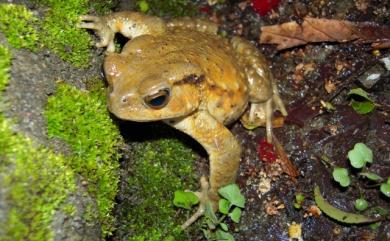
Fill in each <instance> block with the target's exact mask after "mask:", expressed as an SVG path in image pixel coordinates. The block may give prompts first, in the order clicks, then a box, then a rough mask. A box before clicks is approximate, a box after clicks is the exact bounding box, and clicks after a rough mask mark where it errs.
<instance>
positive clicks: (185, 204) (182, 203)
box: [173, 191, 199, 209]
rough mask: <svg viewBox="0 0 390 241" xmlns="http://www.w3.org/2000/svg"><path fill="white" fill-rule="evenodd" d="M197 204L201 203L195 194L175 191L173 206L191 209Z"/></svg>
mask: <svg viewBox="0 0 390 241" xmlns="http://www.w3.org/2000/svg"><path fill="white" fill-rule="evenodd" d="M197 203H199V198H198V197H197V196H196V195H195V194H194V193H192V192H184V191H175V194H174V198H173V204H174V205H175V206H176V207H180V208H185V209H191V207H192V206H193V205H195V204H197Z"/></svg>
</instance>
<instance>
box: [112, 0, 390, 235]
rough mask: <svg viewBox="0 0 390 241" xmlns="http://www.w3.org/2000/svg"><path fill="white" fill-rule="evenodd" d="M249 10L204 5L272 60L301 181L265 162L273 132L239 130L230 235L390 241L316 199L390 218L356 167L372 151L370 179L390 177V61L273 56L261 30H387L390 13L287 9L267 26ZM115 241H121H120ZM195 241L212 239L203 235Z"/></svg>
mask: <svg viewBox="0 0 390 241" xmlns="http://www.w3.org/2000/svg"><path fill="white" fill-rule="evenodd" d="M250 2H251V1H225V3H224V4H220V5H216V6H214V7H207V4H206V3H205V2H201V3H199V2H198V3H199V4H200V5H201V6H203V8H202V9H203V11H202V13H199V15H202V16H203V17H210V18H211V19H212V20H213V21H215V22H218V23H219V24H220V26H221V27H220V30H221V31H223V32H225V33H227V35H228V36H231V35H240V36H242V37H244V38H246V39H248V40H250V41H251V42H252V43H253V44H255V45H256V46H257V47H258V48H259V49H260V50H261V51H262V52H263V53H264V55H265V57H266V58H267V60H268V62H269V65H270V68H271V69H272V72H273V74H274V76H275V78H276V79H277V81H278V88H279V90H280V94H281V96H282V98H283V100H284V103H285V104H286V106H287V109H288V113H289V115H288V117H287V118H286V119H285V123H284V125H283V126H282V127H280V128H276V129H274V134H275V137H276V138H277V139H278V140H279V142H280V143H281V144H282V146H283V148H284V150H285V152H286V153H287V155H288V158H289V160H290V161H291V162H292V163H293V164H294V165H295V166H296V168H297V169H298V172H299V176H298V177H297V179H296V180H293V178H291V177H289V176H288V175H286V174H284V173H283V171H281V168H282V167H281V166H280V163H270V162H265V161H263V160H261V158H259V153H258V149H259V145H260V142H261V141H262V140H264V135H265V132H264V128H258V129H255V130H252V131H248V130H246V129H245V128H243V126H242V125H241V124H240V123H236V124H234V125H233V126H231V127H230V129H231V131H232V132H233V133H234V135H235V136H236V137H237V139H238V140H239V141H240V143H241V145H242V148H243V153H242V161H241V166H240V172H239V176H238V179H237V183H238V185H239V186H240V188H241V190H242V191H243V193H244V195H245V197H246V200H247V202H246V207H245V210H244V212H243V216H242V220H241V222H240V224H234V223H233V222H229V225H230V230H236V232H234V237H235V239H236V240H238V241H261V240H264V241H280V240H289V234H288V227H289V225H291V224H292V223H297V224H301V225H302V238H303V240H390V224H389V222H388V221H385V222H383V223H382V224H381V225H380V226H379V228H377V229H372V228H370V227H369V225H346V224H342V223H340V222H337V221H335V220H332V219H331V218H330V217H328V216H327V215H325V214H323V213H322V214H319V213H318V211H317V210H318V209H316V204H315V202H314V195H313V189H314V187H315V186H316V185H318V186H319V187H320V189H321V193H322V195H323V196H324V197H325V199H326V200H327V201H328V202H329V203H330V204H332V205H333V206H335V207H337V208H339V209H342V210H345V211H348V212H355V213H356V212H357V211H356V210H355V209H354V201H355V200H356V199H358V198H360V197H364V198H365V199H366V200H367V201H368V202H369V206H370V208H369V209H368V211H366V212H364V214H366V215H369V214H370V212H371V211H372V210H374V209H375V208H378V207H381V208H384V209H386V210H388V211H390V202H389V199H388V198H386V197H385V196H384V195H382V194H381V193H380V192H379V190H378V188H372V187H370V186H371V184H372V183H369V182H368V181H367V180H362V179H359V178H357V175H356V172H355V171H354V170H353V168H352V167H351V166H350V165H349V164H348V159H347V153H348V151H349V150H350V149H352V148H353V146H354V144H355V143H358V142H363V143H365V144H366V145H367V146H369V147H370V148H371V149H372V150H373V153H374V163H373V164H372V165H370V166H369V167H368V170H369V171H371V172H374V173H377V174H378V175H381V176H382V177H388V176H389V175H390V165H389V164H390V155H389V153H390V118H389V111H390V87H389V86H390V85H389V82H390V78H389V70H386V68H385V66H384V64H383V63H382V62H381V61H380V59H382V58H385V57H389V55H390V52H389V51H388V50H381V51H380V54H373V50H372V49H371V47H370V46H369V45H362V44H360V45H358V44H354V43H318V44H309V45H305V46H301V47H296V48H292V49H287V50H283V51H277V50H276V48H275V47H274V46H270V45H268V46H267V45H260V44H259V42H258V39H259V35H260V34H261V31H260V27H261V26H265V25H271V24H279V23H284V22H287V21H297V22H299V21H301V20H302V18H303V17H305V16H311V17H318V18H330V19H343V20H350V21H370V22H374V23H377V24H380V25H388V24H389V19H390V18H389V9H390V4H389V3H385V2H383V1H364V0H363V1H281V2H280V4H279V5H278V7H277V8H275V9H274V10H273V11H272V12H271V13H269V14H267V15H265V16H260V15H259V14H258V13H256V12H255V11H254V10H253V8H252V7H251V5H250ZM372 74H380V78H378V79H376V80H375V81H373V82H371V81H369V80H368V78H367V77H368V76H370V75H372ZM353 88H363V89H364V90H365V91H367V92H368V93H369V95H370V97H371V98H372V99H373V100H374V101H375V103H377V107H376V108H375V110H374V111H373V112H372V113H370V114H367V115H360V114H357V113H356V111H355V110H354V109H352V107H351V105H350V99H349V98H348V95H347V93H348V92H349V90H350V89H353ZM321 102H323V103H324V102H330V103H332V105H333V106H334V108H335V110H327V109H326V108H324V106H323V105H322V104H321ZM277 114H278V113H276V115H277ZM128 124H129V123H127V124H126V125H128ZM129 128H130V129H132V130H133V132H132V133H134V130H136V129H137V130H139V127H138V125H136V126H134V127H129V126H127V127H125V128H124V129H127V130H128V129H129ZM161 128H163V126H162V127H161ZM141 135H142V134H141ZM133 136H134V135H133ZM178 136H179V138H182V139H183V140H185V141H186V142H188V143H189V144H190V146H191V147H192V148H194V150H195V151H197V153H198V154H199V158H198V161H197V163H196V165H197V169H198V170H199V173H200V175H207V173H208V164H207V155H205V153H204V151H202V149H201V148H199V145H197V144H196V143H194V142H192V144H191V140H189V139H188V138H187V137H185V136H183V135H181V134H180V135H178ZM141 139H142V138H141ZM323 157H327V158H328V160H330V162H331V163H332V164H333V165H334V166H339V167H345V168H347V169H348V170H350V172H352V175H353V186H352V187H350V188H341V187H340V186H339V185H338V184H337V183H336V182H335V181H333V178H332V170H333V167H332V166H330V165H329V164H328V163H327V162H325V161H323ZM125 188H127V187H126V186H125ZM298 193H301V194H303V195H304V196H305V200H304V202H303V204H302V208H300V209H297V208H295V207H294V202H295V195H296V194H298ZM113 240H121V239H120V237H115V236H114V239H113ZM190 240H204V238H203V237H202V235H201V234H200V233H199V232H198V233H196V232H195V233H193V234H192V237H191V238H190Z"/></svg>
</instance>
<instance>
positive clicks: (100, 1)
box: [89, 0, 114, 16]
mask: <svg viewBox="0 0 390 241" xmlns="http://www.w3.org/2000/svg"><path fill="white" fill-rule="evenodd" d="M113 6H114V3H113V0H91V1H89V7H90V8H91V9H93V10H95V11H96V12H97V13H98V15H100V16H102V15H106V14H109V13H110V12H111V9H112V8H113Z"/></svg>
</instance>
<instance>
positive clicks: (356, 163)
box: [348, 143, 373, 168]
mask: <svg viewBox="0 0 390 241" xmlns="http://www.w3.org/2000/svg"><path fill="white" fill-rule="evenodd" d="M348 159H349V160H350V162H351V165H352V166H353V167H354V168H362V167H364V166H365V165H366V164H367V163H372V159H373V155H372V151H371V149H370V148H368V147H367V146H366V145H365V144H364V143H356V144H355V146H354V147H353V149H352V150H350V151H349V152H348Z"/></svg>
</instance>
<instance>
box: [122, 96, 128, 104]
mask: <svg viewBox="0 0 390 241" xmlns="http://www.w3.org/2000/svg"><path fill="white" fill-rule="evenodd" d="M121 102H122V104H126V103H127V96H122V98H121Z"/></svg>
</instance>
